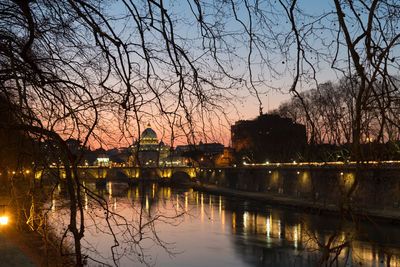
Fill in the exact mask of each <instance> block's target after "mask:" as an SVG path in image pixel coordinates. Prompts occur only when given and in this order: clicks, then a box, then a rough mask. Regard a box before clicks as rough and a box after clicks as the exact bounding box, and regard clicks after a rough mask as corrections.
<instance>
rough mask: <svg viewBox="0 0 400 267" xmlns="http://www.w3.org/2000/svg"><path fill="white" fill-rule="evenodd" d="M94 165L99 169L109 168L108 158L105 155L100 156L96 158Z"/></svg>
mask: <svg viewBox="0 0 400 267" xmlns="http://www.w3.org/2000/svg"><path fill="white" fill-rule="evenodd" d="M94 165H95V166H99V167H109V166H110V158H109V157H108V156H107V155H106V154H100V155H99V156H98V157H97V158H96V161H95V162H94Z"/></svg>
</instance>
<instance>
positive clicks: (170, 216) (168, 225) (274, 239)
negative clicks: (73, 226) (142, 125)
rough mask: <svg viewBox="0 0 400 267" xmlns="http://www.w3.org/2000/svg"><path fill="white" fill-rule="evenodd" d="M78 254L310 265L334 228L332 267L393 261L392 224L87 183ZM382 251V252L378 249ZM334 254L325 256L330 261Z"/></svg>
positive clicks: (158, 261)
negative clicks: (334, 264)
mask: <svg viewBox="0 0 400 267" xmlns="http://www.w3.org/2000/svg"><path fill="white" fill-rule="evenodd" d="M87 187H88V188H90V189H91V191H92V192H93V193H96V194H98V195H99V196H101V197H102V198H104V200H106V202H107V207H108V210H109V212H105V211H104V207H100V203H102V202H98V201H95V200H93V199H92V198H91V197H90V195H91V192H90V191H87V192H85V194H84V207H85V224H86V231H85V237H84V240H83V246H84V247H85V251H84V253H85V254H87V255H88V256H89V257H88V259H87V260H88V265H89V266H103V265H105V266H107V265H111V266H115V265H117V266H146V265H155V266H316V265H317V263H318V261H319V260H320V259H321V255H322V253H321V251H322V245H323V244H326V243H327V242H328V240H329V237H330V236H331V235H332V234H333V233H335V232H336V235H335V237H336V238H335V239H334V240H333V242H332V243H333V247H334V246H338V245H342V244H346V246H344V247H343V249H341V250H340V253H339V252H338V257H337V259H338V262H339V263H340V266H385V265H384V263H385V262H386V261H387V260H388V256H387V255H391V257H390V262H391V266H400V257H399V255H400V242H398V237H400V228H399V227H398V226H396V225H393V224H390V223H383V222H366V221H361V222H358V223H357V224H356V226H355V224H354V223H352V222H350V221H345V222H344V223H343V225H342V227H341V228H340V229H339V230H337V229H338V228H337V227H338V225H339V223H340V221H339V219H338V218H337V216H334V215H316V214H308V213H305V212H303V211H300V210H296V209H287V208H282V207H279V206H276V205H275V206H271V205H268V204H265V203H257V202H254V201H248V200H244V199H238V198H232V197H224V196H219V195H211V194H207V193H204V192H197V191H193V190H192V189H190V188H171V187H167V186H162V185H158V184H148V185H138V186H130V187H129V186H127V185H126V184H122V183H111V182H109V183H107V185H106V187H105V188H96V187H95V185H93V184H88V185H87ZM64 199H65V195H64V194H63V190H59V192H58V194H57V197H56V198H55V200H54V201H53V203H52V204H53V205H52V212H51V214H50V218H51V222H52V225H53V226H54V229H55V230H56V231H59V232H60V233H62V231H63V230H64V229H66V227H67V226H66V225H67V222H68V219H67V218H68V215H67V214H68V212H67V209H66V208H65V204H66V203H65V201H64ZM383 251H384V252H385V253H384V252H383ZM332 258H334V256H333V254H331V259H332Z"/></svg>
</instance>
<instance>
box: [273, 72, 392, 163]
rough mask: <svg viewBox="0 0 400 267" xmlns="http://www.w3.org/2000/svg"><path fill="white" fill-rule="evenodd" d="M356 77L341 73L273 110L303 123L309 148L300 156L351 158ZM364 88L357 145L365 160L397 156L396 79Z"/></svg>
mask: <svg viewBox="0 0 400 267" xmlns="http://www.w3.org/2000/svg"><path fill="white" fill-rule="evenodd" d="M358 83H359V81H358V80H356V79H350V78H343V79H341V80H339V81H338V82H337V83H333V82H327V83H324V84H320V85H319V86H318V87H317V88H316V89H311V90H308V91H304V92H302V93H300V94H299V95H296V96H294V97H292V98H291V99H290V100H289V101H287V102H285V103H283V104H282V105H280V107H279V108H278V109H277V110H275V111H274V113H277V114H279V115H280V116H282V117H286V118H290V119H292V120H293V121H294V122H296V123H300V124H303V125H305V126H306V131H307V138H308V144H309V145H308V149H307V151H305V152H304V155H303V158H304V160H322V161H333V160H351V159H352V158H353V140H354V123H355V112H356V111H355V108H356V107H355V103H356V97H357V96H358V91H357V90H358V88H359V85H358ZM376 84H377V85H379V86H376V87H374V88H369V92H368V94H366V96H365V97H364V99H362V102H363V105H362V108H361V114H362V116H361V140H360V141H361V142H360V149H361V154H362V158H363V159H364V160H392V159H400V141H399V140H400V92H399V90H398V86H397V85H399V80H398V78H397V77H391V82H390V84H388V83H385V82H383V81H378V82H377V83H376Z"/></svg>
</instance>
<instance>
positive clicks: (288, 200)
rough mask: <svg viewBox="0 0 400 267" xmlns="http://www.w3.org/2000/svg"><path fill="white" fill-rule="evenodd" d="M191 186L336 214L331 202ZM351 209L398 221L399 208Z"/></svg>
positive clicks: (220, 187)
mask: <svg viewBox="0 0 400 267" xmlns="http://www.w3.org/2000/svg"><path fill="white" fill-rule="evenodd" d="M191 186H192V187H193V189H195V190H198V191H205V192H208V193H212V194H219V195H225V196H233V197H238V198H244V199H250V200H256V201H262V202H265V203H268V204H276V205H279V206H284V207H288V208H301V209H302V210H304V211H308V212H313V213H318V214H321V213H330V214H337V212H338V207H337V205H335V204H332V203H321V202H318V201H311V200H307V199H299V198H295V197H290V196H283V195H279V194H274V193H265V192H250V191H242V190H237V189H231V188H226V187H222V186H217V185H210V184H199V183H191ZM352 211H353V213H354V214H355V215H357V216H359V217H361V218H364V219H369V218H374V219H378V220H385V221H390V222H393V223H400V210H399V209H396V208H384V209H375V208H371V207H357V205H354V207H352Z"/></svg>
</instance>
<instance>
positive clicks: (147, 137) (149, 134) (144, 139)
mask: <svg viewBox="0 0 400 267" xmlns="http://www.w3.org/2000/svg"><path fill="white" fill-rule="evenodd" d="M139 143H140V145H141V146H142V145H158V138H157V134H156V132H155V131H153V129H151V125H150V123H149V124H147V129H146V130H144V131H143V133H142V135H141V136H140V142H139Z"/></svg>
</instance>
